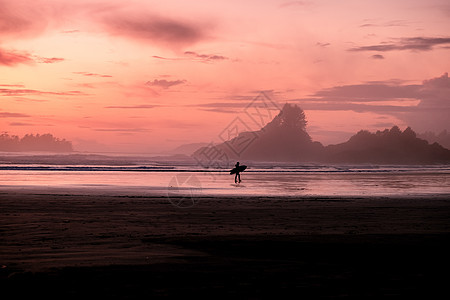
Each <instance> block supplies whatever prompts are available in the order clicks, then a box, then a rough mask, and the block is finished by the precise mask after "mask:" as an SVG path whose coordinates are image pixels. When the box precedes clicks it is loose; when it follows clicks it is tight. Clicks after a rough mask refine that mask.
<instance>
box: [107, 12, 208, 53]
mask: <svg viewBox="0 0 450 300" xmlns="http://www.w3.org/2000/svg"><path fill="white" fill-rule="evenodd" d="M99 22H100V23H101V24H103V25H104V26H105V29H106V31H107V32H109V33H110V34H112V35H116V36H122V37H126V38H131V39H135V40H140V41H144V42H147V43H150V44H157V45H160V46H164V47H168V48H171V49H179V48H182V47H185V46H189V45H193V44H195V43H197V42H200V41H202V40H204V39H207V34H206V33H205V28H206V27H204V26H202V25H199V24H196V23H193V22H187V21H182V20H174V19H169V18H166V17H161V16H156V15H153V14H150V13H130V12H125V11H122V10H119V11H114V12H110V13H107V14H105V15H104V16H103V17H102V18H100V19H99Z"/></svg>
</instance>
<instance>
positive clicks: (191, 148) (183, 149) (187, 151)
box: [168, 143, 208, 155]
mask: <svg viewBox="0 0 450 300" xmlns="http://www.w3.org/2000/svg"><path fill="white" fill-rule="evenodd" d="M207 145H208V144H207V143H190V144H183V145H180V146H178V147H177V148H175V149H172V150H169V151H168V153H169V154H184V155H192V153H194V152H195V150H197V149H198V148H200V147H205V146H207Z"/></svg>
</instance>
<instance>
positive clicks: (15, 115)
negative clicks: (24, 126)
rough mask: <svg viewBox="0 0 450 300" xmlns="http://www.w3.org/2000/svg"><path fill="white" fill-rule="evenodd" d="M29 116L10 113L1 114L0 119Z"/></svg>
mask: <svg viewBox="0 0 450 300" xmlns="http://www.w3.org/2000/svg"><path fill="white" fill-rule="evenodd" d="M29 117H31V116H30V115H27V114H22V113H12V112H1V111H0V118H29Z"/></svg>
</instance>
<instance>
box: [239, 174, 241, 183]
mask: <svg viewBox="0 0 450 300" xmlns="http://www.w3.org/2000/svg"><path fill="white" fill-rule="evenodd" d="M239 182H241V174H239Z"/></svg>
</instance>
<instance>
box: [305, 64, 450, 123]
mask: <svg viewBox="0 0 450 300" xmlns="http://www.w3.org/2000/svg"><path fill="white" fill-rule="evenodd" d="M298 101H299V104H300V106H301V107H302V108H303V109H305V110H324V111H343V110H345V111H355V112H373V113H380V114H386V115H392V116H395V117H397V118H399V119H401V120H404V121H405V122H406V123H407V124H408V125H409V126H412V127H413V128H415V129H416V130H419V131H426V130H432V131H441V130H443V129H450V122H449V121H448V119H449V118H448V116H449V115H450V78H449V77H448V73H444V74H443V75H442V76H439V77H436V78H431V79H429V80H424V81H423V82H422V83H421V84H404V83H402V82H401V81H386V82H382V81H380V82H369V83H363V84H355V85H345V86H337V87H332V88H328V89H324V90H321V91H318V92H317V93H315V94H314V95H312V97H311V98H304V99H298ZM389 102H391V103H393V104H390V103H389ZM408 102H409V103H408ZM386 103H387V104H386Z"/></svg>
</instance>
